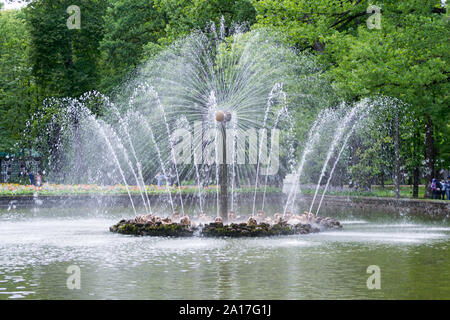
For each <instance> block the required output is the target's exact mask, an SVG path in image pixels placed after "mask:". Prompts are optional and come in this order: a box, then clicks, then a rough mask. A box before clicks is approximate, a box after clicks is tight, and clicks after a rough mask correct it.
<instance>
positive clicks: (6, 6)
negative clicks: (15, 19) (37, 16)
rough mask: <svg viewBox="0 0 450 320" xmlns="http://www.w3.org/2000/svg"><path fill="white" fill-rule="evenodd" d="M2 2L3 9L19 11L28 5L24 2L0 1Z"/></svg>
mask: <svg viewBox="0 0 450 320" xmlns="http://www.w3.org/2000/svg"><path fill="white" fill-rule="evenodd" d="M0 2H3V9H17V8H20V7H24V6H26V3H24V2H22V1H2V0H0Z"/></svg>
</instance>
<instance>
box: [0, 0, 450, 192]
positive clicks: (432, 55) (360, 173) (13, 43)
mask: <svg viewBox="0 0 450 320" xmlns="http://www.w3.org/2000/svg"><path fill="white" fill-rule="evenodd" d="M25 2H27V1H25ZM73 4H74V3H73V1H69V0H34V1H28V4H27V6H26V7H24V8H22V9H20V10H2V11H1V12H0V30H1V32H0V128H1V131H0V152H3V153H12V154H20V155H21V156H22V157H24V158H25V157H27V156H31V150H37V151H38V152H40V153H41V155H42V156H43V157H45V156H47V155H46V154H45V153H46V152H48V151H45V150H39V145H38V144H37V143H36V141H37V140H36V137H37V135H38V133H39V132H40V133H41V134H42V130H43V127H42V125H43V124H42V123H37V122H36V121H35V119H34V118H33V117H32V116H33V115H34V114H36V113H37V112H39V110H40V109H41V108H42V107H43V103H44V101H45V99H47V98H50V97H60V98H62V97H73V98H77V97H79V96H81V95H82V94H83V93H86V92H89V91H98V92H101V93H103V94H106V95H108V96H114V95H115V94H116V90H117V88H120V85H121V84H122V83H124V82H125V81H126V80H127V78H128V77H131V76H132V75H133V71H134V70H135V69H136V68H138V66H139V65H141V64H142V62H143V61H146V60H148V59H151V58H152V57H153V56H155V55H156V54H158V52H160V51H161V50H164V48H166V47H167V46H169V45H170V44H172V43H173V42H174V41H175V40H177V39H179V38H180V37H183V36H185V35H187V34H188V33H189V32H191V31H192V30H194V29H205V28H206V27H207V26H208V25H209V24H210V23H211V22H214V23H216V24H217V25H218V24H219V22H220V20H221V19H222V17H223V19H224V21H225V24H226V25H227V27H230V26H231V25H232V23H234V22H246V23H247V24H248V27H249V28H251V29H256V28H262V27H264V28H270V29H275V30H276V31H278V32H279V33H280V34H281V35H283V36H282V37H281V38H280V41H283V42H285V43H287V44H288V45H289V46H292V47H294V48H296V49H297V50H299V51H301V52H311V53H312V54H313V55H315V56H316V57H317V60H318V61H319V62H320V64H321V65H322V66H323V69H324V71H325V73H326V75H327V78H328V79H329V80H330V81H331V83H332V84H333V87H334V89H335V91H336V94H337V96H338V97H339V99H342V100H346V101H350V102H356V101H360V100H361V99H363V98H366V97H374V96H387V97H392V98H395V99H398V101H399V103H398V105H401V107H396V108H392V109H389V110H386V112H384V113H383V116H380V117H378V118H377V121H378V122H377V123H375V124H373V125H372V126H371V127H370V128H367V130H365V132H364V133H361V134H357V135H355V136H354V137H352V139H351V140H350V141H349V148H348V152H347V154H346V155H345V156H343V158H342V162H341V164H340V166H339V167H338V168H337V171H336V178H335V179H334V180H333V184H335V185H340V184H344V183H345V184H351V185H352V186H354V187H355V188H358V189H368V188H370V186H371V185H373V184H381V185H384V184H388V183H392V182H393V180H396V181H397V183H404V184H412V185H414V186H415V188H414V196H416V197H417V195H418V186H419V184H423V183H425V184H426V185H429V184H430V182H431V179H432V178H433V177H442V176H443V175H444V174H446V173H447V172H448V169H449V167H450V146H449V138H448V137H449V135H450V121H449V112H450V110H449V105H450V103H449V81H448V80H449V71H450V70H449V69H450V63H449V62H450V59H449V53H450V45H449V43H450V42H449V41H448V40H449V39H450V34H449V25H448V24H449V19H448V14H447V10H446V8H445V6H443V5H442V4H441V1H440V0H420V1H419V0H404V1H397V0H383V1H381V0H380V1H378V6H379V10H378V9H377V8H371V9H370V10H368V7H367V6H368V5H367V1H358V0H357V1H355V0H299V1H292V0H280V1H273V0H259V1H258V0H78V1H76V5H77V6H78V7H80V10H81V20H80V21H81V27H80V29H69V28H68V27H67V19H68V17H69V16H70V14H69V13H68V12H67V8H68V7H69V6H70V5H73ZM92 111H93V112H94V113H96V114H101V113H102V112H103V110H101V108H98V106H97V105H95V104H93V106H92ZM302 112H303V113H305V112H307V111H304V110H303V111H302ZM313 112H316V110H314V111H311V113H313ZM49 117H51V115H49ZM313 117H314V115H311V116H310V117H304V116H302V117H297V119H296V122H297V123H298V126H297V127H298V128H305V127H308V126H310V125H311V123H309V122H310V121H311V120H310V119H312V118H313ZM308 121H309V122H308ZM302 133H304V131H301V130H299V131H298V136H299V137H298V138H299V140H300V141H302V139H303V138H304V137H303V136H302ZM50 144H51V141H50ZM396 177H398V179H395V178H396ZM428 192H429V190H428Z"/></svg>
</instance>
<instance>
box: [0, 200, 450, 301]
mask: <svg viewBox="0 0 450 320" xmlns="http://www.w3.org/2000/svg"><path fill="white" fill-rule="evenodd" d="M336 212H338V210H331V209H328V212H327V215H335V216H337V217H339V218H340V219H341V221H342V223H343V225H344V229H343V230H342V231H333V232H323V233H319V234H311V235H299V236H284V237H276V238H260V239H203V238H185V239H168V238H150V237H132V236H124V235H118V234H112V233H110V232H109V231H108V228H109V226H111V225H112V224H114V223H116V222H117V221H118V219H120V218H121V217H131V216H132V213H131V212H130V211H129V210H127V209H120V208H114V209H111V208H109V209H103V210H95V209H92V208H91V209H81V208H80V209H73V208H72V209H64V208H59V209H43V208H41V209H14V208H12V209H11V208H10V210H7V209H0V299H450V223H449V222H448V221H429V220H425V219H421V218H411V217H407V216H404V217H401V216H398V217H395V218H392V217H389V216H388V215H386V214H383V213H379V212H373V213H370V214H367V213H366V214H358V212H353V213H348V212H346V213H342V212H340V213H339V212H338V213H336ZM71 265H77V266H79V267H80V270H81V289H80V290H69V289H68V288H67V286H66V281H67V278H68V277H69V274H67V273H66V270H67V268H68V267H69V266H71ZM369 265H377V266H379V267H380V269H381V289H380V290H368V289H367V286H366V281H367V278H368V277H369V274H367V273H366V269H367V267H368V266H369Z"/></svg>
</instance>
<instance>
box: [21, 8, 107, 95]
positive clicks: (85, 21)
mask: <svg viewBox="0 0 450 320" xmlns="http://www.w3.org/2000/svg"><path fill="white" fill-rule="evenodd" d="M72 4H73V1H69V0H35V1H32V2H31V3H30V4H29V5H28V6H27V8H26V9H25V11H26V19H27V23H28V29H29V32H30V36H31V46H30V49H31V61H32V65H33V74H34V76H35V77H36V82H37V85H38V90H39V98H40V101H43V100H44V98H45V97H49V96H57V97H78V96H80V95H81V94H82V93H84V92H86V91H90V90H93V89H96V88H97V87H98V82H99V69H98V64H99V59H100V50H99V42H100V40H101V39H102V37H103V21H102V16H103V14H104V11H105V8H106V1H104V0H80V1H78V2H77V5H78V7H79V8H80V12H81V28H80V29H69V28H68V26H67V20H68V18H69V13H67V11H66V10H67V8H68V7H69V6H70V5H72Z"/></svg>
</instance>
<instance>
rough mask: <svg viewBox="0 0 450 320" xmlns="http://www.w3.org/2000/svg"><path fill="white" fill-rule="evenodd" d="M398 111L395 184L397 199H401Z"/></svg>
mask: <svg viewBox="0 0 450 320" xmlns="http://www.w3.org/2000/svg"><path fill="white" fill-rule="evenodd" d="M398 131H399V129H398V111H397V113H396V114H395V142H394V148H395V172H394V182H395V198H397V199H398V198H400V159H399V157H400V152H399V145H398V144H399V141H398V140H399V133H398Z"/></svg>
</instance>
